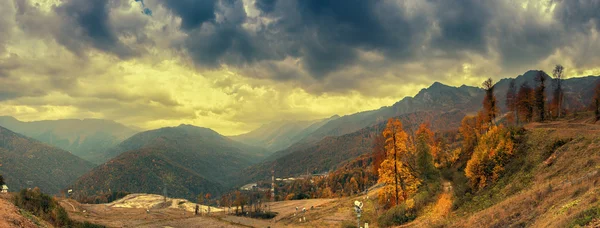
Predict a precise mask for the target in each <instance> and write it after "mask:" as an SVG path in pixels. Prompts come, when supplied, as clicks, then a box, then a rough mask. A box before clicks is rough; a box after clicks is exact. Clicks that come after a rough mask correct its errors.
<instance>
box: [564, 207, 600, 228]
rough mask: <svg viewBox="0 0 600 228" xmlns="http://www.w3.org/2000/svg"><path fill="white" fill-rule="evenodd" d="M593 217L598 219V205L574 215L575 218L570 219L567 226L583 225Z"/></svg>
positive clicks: (599, 208)
mask: <svg viewBox="0 0 600 228" xmlns="http://www.w3.org/2000/svg"><path fill="white" fill-rule="evenodd" d="M594 219H600V207H592V208H590V209H587V210H585V211H583V212H581V213H579V214H578V215H577V216H575V219H573V221H571V223H570V224H569V227H580V226H585V225H588V224H589V223H590V222H592V220H594Z"/></svg>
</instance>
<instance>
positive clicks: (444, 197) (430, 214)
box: [400, 180, 454, 227]
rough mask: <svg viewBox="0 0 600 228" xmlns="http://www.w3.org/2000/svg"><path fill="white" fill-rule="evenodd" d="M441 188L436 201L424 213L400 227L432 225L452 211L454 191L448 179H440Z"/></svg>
mask: <svg viewBox="0 0 600 228" xmlns="http://www.w3.org/2000/svg"><path fill="white" fill-rule="evenodd" d="M442 189H443V190H442V193H440V194H439V195H438V197H437V201H436V202H435V203H433V204H431V205H428V206H427V208H425V210H423V211H426V213H425V214H423V215H419V217H418V218H417V220H415V221H412V222H410V223H407V224H405V225H402V226H400V227H432V226H435V225H436V224H439V223H440V222H441V221H443V220H444V219H445V218H446V217H447V216H448V215H449V214H450V213H451V211H452V203H453V201H454V192H453V187H452V183H451V182H450V181H446V180H444V181H442Z"/></svg>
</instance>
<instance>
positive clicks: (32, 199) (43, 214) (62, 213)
mask: <svg viewBox="0 0 600 228" xmlns="http://www.w3.org/2000/svg"><path fill="white" fill-rule="evenodd" d="M14 204H15V205H16V206H17V207H19V208H21V209H23V210H25V211H27V212H30V213H32V214H33V215H35V216H37V217H39V218H41V219H44V220H46V221H48V222H50V223H51V224H52V225H54V226H56V227H76V228H79V227H83V228H97V227H104V226H100V225H96V224H91V223H88V222H85V223H80V222H75V221H72V220H71V219H70V218H69V214H68V213H67V211H66V210H65V208H63V207H62V206H60V204H59V203H58V201H56V200H55V199H53V198H52V197H50V196H49V195H46V194H44V193H42V192H41V191H40V189H39V188H34V189H33V190H27V189H22V190H21V191H20V192H19V193H18V194H17V195H15V197H14Z"/></svg>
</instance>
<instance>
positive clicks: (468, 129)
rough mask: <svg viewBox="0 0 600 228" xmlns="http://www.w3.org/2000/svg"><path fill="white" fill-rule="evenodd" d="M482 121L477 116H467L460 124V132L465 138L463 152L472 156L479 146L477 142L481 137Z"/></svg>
mask: <svg viewBox="0 0 600 228" xmlns="http://www.w3.org/2000/svg"><path fill="white" fill-rule="evenodd" d="M481 122H482V120H481V118H478V117H477V116H465V117H464V118H463V119H462V121H461V122H460V127H459V128H458V131H459V132H460V134H461V136H462V138H463V142H462V143H463V152H465V153H467V155H470V153H471V152H472V151H473V150H474V149H475V146H476V145H477V140H478V139H479V136H480V135H481V129H482V127H483V126H482V125H483V124H482V123H481Z"/></svg>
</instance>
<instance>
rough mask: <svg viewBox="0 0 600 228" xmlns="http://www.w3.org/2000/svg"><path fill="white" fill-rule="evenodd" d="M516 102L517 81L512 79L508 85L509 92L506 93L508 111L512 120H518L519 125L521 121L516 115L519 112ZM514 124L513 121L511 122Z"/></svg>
mask: <svg viewBox="0 0 600 228" xmlns="http://www.w3.org/2000/svg"><path fill="white" fill-rule="evenodd" d="M516 100H517V88H516V85H515V79H511V80H510V83H509V84H508V90H507V91H506V101H505V104H506V109H508V111H509V117H510V118H517V120H516V121H517V124H519V119H518V116H517V114H516V111H517V105H516ZM511 122H512V120H511Z"/></svg>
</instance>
